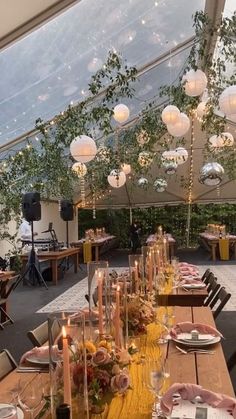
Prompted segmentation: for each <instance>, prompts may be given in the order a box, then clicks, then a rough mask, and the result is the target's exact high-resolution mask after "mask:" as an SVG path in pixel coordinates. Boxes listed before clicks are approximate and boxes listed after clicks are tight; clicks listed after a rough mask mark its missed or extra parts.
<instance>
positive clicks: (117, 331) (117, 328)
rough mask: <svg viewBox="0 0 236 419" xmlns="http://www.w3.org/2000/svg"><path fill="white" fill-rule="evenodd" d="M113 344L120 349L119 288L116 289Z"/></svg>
mask: <svg viewBox="0 0 236 419" xmlns="http://www.w3.org/2000/svg"><path fill="white" fill-rule="evenodd" d="M115 344H116V346H117V348H120V286H119V285H118V286H117V288H116V311H115Z"/></svg>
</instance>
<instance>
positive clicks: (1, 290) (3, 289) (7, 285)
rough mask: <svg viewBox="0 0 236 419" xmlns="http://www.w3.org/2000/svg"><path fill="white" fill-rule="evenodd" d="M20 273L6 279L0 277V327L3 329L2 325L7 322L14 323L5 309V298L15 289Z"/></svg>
mask: <svg viewBox="0 0 236 419" xmlns="http://www.w3.org/2000/svg"><path fill="white" fill-rule="evenodd" d="M19 277H20V275H16V276H13V277H11V278H8V279H0V314H1V320H0V329H4V325H5V324H7V323H9V322H10V323H14V321H13V320H12V318H11V317H10V316H9V314H8V313H7V311H6V307H7V300H8V298H9V296H10V294H11V292H12V291H13V290H14V289H15V287H16V286H17V284H18V281H19Z"/></svg>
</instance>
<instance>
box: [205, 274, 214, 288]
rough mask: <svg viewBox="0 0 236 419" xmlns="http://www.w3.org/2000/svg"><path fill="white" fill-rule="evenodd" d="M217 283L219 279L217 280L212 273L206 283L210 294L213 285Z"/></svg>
mask: <svg viewBox="0 0 236 419" xmlns="http://www.w3.org/2000/svg"><path fill="white" fill-rule="evenodd" d="M215 282H217V278H216V276H215V275H214V274H213V273H212V272H211V273H210V274H209V275H208V278H207V279H206V282H205V284H206V286H207V291H208V293H209V292H210V291H211V289H212V286H213V284H214V283H215Z"/></svg>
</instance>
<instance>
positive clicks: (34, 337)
mask: <svg viewBox="0 0 236 419" xmlns="http://www.w3.org/2000/svg"><path fill="white" fill-rule="evenodd" d="M59 333H60V326H59V323H58V322H57V320H55V321H54V323H53V325H52V336H53V339H54V340H55V339H56V337H57V336H58V335H59ZM27 336H28V338H29V340H30V341H31V342H32V344H33V345H34V346H42V345H44V344H45V343H46V342H47V341H48V322H47V320H46V321H45V322H43V323H42V324H40V325H39V326H37V327H36V328H35V329H34V330H29V331H28V332H27Z"/></svg>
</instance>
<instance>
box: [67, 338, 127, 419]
mask: <svg viewBox="0 0 236 419" xmlns="http://www.w3.org/2000/svg"><path fill="white" fill-rule="evenodd" d="M85 348H86V363H87V366H86V369H87V384H88V400H89V409H90V411H91V412H92V413H101V412H102V411H103V410H104V407H105V404H106V403H109V402H110V401H111V400H112V398H113V397H114V395H115V394H124V393H125V392H126V391H127V390H128V389H129V388H130V377H129V373H128V370H127V368H126V367H127V365H128V364H129V362H130V355H129V354H128V352H127V351H126V350H120V351H119V352H115V351H114V350H112V347H111V344H110V343H109V342H107V341H105V340H103V341H101V342H99V343H98V345H97V347H96V346H95V345H94V343H93V342H91V341H86V342H85ZM73 357H74V362H73V364H72V380H73V387H74V388H73V392H74V393H75V394H77V393H79V394H83V393H84V373H85V359H84V350H83V347H82V346H81V347H80V348H79V349H78V351H77V352H76V353H74V354H73Z"/></svg>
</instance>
